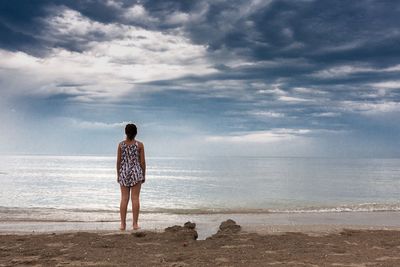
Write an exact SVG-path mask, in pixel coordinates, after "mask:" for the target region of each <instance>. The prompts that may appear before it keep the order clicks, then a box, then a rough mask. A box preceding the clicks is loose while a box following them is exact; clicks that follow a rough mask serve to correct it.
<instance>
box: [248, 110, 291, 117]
mask: <svg viewBox="0 0 400 267" xmlns="http://www.w3.org/2000/svg"><path fill="white" fill-rule="evenodd" d="M250 115H253V116H256V117H261V118H283V117H285V114H284V113H280V112H274V111H252V112H250Z"/></svg>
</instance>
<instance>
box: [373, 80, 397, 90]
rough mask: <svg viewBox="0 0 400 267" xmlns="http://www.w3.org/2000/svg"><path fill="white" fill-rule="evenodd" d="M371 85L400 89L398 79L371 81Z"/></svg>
mask: <svg viewBox="0 0 400 267" xmlns="http://www.w3.org/2000/svg"><path fill="white" fill-rule="evenodd" d="M371 86H372V87H377V88H382V89H400V81H386V82H379V83H372V84H371Z"/></svg>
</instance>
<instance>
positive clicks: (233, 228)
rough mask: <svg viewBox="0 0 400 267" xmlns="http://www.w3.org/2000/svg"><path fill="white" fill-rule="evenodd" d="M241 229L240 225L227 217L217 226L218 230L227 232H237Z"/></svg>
mask: <svg viewBox="0 0 400 267" xmlns="http://www.w3.org/2000/svg"><path fill="white" fill-rule="evenodd" d="M240 229H241V226H240V225H238V224H236V222H235V221H234V220H231V219H228V220H226V221H224V222H222V223H221V225H220V226H219V230H220V231H224V232H225V231H227V232H232V233H237V232H239V231H240Z"/></svg>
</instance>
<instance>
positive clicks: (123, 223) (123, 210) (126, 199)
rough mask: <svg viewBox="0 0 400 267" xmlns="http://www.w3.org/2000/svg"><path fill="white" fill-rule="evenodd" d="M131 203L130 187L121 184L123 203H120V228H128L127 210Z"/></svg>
mask: <svg viewBox="0 0 400 267" xmlns="http://www.w3.org/2000/svg"><path fill="white" fill-rule="evenodd" d="M128 203H129V187H125V186H122V185H121V203H120V205H119V215H120V217H121V226H120V227H119V229H120V230H125V228H126V210H127V209H128Z"/></svg>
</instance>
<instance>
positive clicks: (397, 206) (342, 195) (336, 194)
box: [0, 155, 400, 222]
mask: <svg viewBox="0 0 400 267" xmlns="http://www.w3.org/2000/svg"><path fill="white" fill-rule="evenodd" d="M115 166H116V158H115V157H114V156H38V155H18V156H15V155H14V156H4V155H3V156H0V221H73V222H80V221H82V222H87V221H90V222H107V221H114V222H117V221H118V220H119V213H118V212H119V200H120V188H119V184H118V183H117V177H116V167H115ZM364 211H366V212H371V211H400V159H371V158H360V159H357V158H302V157H241V156H235V157H225V156H220V157H218V156H209V157H198V158H190V157H148V158H147V175H146V182H145V183H144V184H143V186H142V191H141V212H142V214H149V215H152V214H153V215H156V214H164V215H171V216H174V215H186V216H190V215H199V214H264V213H266V214H269V213H325V212H364Z"/></svg>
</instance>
